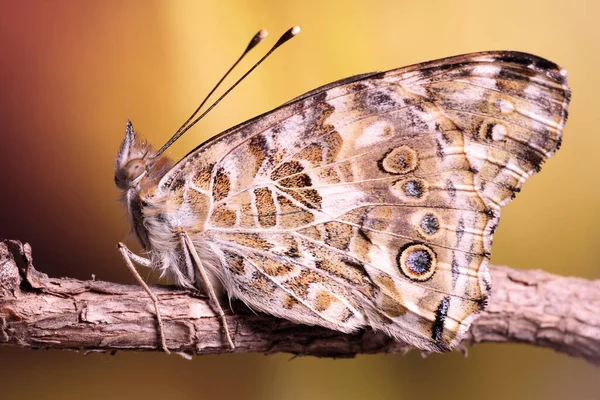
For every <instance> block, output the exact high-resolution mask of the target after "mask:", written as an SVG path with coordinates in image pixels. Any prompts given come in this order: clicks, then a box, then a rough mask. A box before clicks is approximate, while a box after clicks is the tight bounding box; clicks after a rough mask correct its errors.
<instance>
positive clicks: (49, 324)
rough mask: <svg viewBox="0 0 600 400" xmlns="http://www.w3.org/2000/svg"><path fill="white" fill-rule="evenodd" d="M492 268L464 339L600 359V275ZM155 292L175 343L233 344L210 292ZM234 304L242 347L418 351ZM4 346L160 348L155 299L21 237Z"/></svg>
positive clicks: (3, 251) (348, 352)
mask: <svg viewBox="0 0 600 400" xmlns="http://www.w3.org/2000/svg"><path fill="white" fill-rule="evenodd" d="M490 269H491V274H492V280H493V290H492V296H491V300H490V302H489V305H488V307H487V308H486V310H485V311H484V312H482V313H481V315H480V316H479V318H478V319H477V320H476V321H475V322H474V323H473V325H472V326H471V329H470V331H469V333H468V335H467V337H466V338H465V339H464V341H463V342H462V343H461V344H463V345H473V344H476V343H485V342H512V343H515V342H518V343H527V344H530V345H534V346H540V347H547V348H550V349H553V350H555V351H558V352H561V353H565V354H569V355H571V356H574V357H582V358H585V359H586V360H588V361H590V362H592V363H595V364H600V280H596V281H589V280H585V279H580V278H571V277H561V276H557V275H553V274H549V273H547V272H543V271H539V270H531V271H518V270H514V269H511V268H508V267H501V266H491V268H490ZM153 290H154V291H155V293H156V295H157V296H158V298H159V300H160V309H161V312H162V314H163V319H164V322H165V333H166V336H167V344H168V346H169V348H170V349H172V350H173V351H174V352H179V353H180V354H182V355H184V356H185V355H192V354H215V353H228V352H230V350H229V348H228V346H227V343H226V342H225V338H224V337H223V335H222V334H221V332H222V329H221V328H220V325H219V319H218V317H217V316H216V315H215V313H214V312H213V311H212V310H211V309H210V307H209V305H208V303H207V301H206V299H205V298H204V297H203V296H202V295H200V294H198V293H191V292H190V291H187V290H181V289H177V288H173V287H166V286H155V287H153ZM234 309H235V314H232V313H231V312H230V313H229V314H228V315H227V322H228V326H229V329H230V331H231V332H232V336H233V340H234V342H235V344H236V346H237V347H236V349H235V350H234V352H257V353H267V354H271V353H277V352H287V353H292V354H297V355H313V356H318V357H352V356H354V355H356V354H360V353H363V354H373V353H398V352H400V353H402V352H406V351H409V350H411V349H412V348H411V347H410V346H407V345H405V344H402V343H398V342H395V341H393V340H391V339H390V338H388V337H387V336H385V335H384V334H382V333H376V332H373V331H371V330H364V331H361V332H359V333H357V334H354V335H344V334H340V333H338V332H334V331H331V330H327V329H324V328H317V327H310V326H301V325H295V324H293V323H291V322H288V321H284V320H280V319H276V318H273V317H270V316H266V315H262V314H261V315H256V314H253V313H252V312H251V311H249V310H248V309H247V308H245V307H244V306H243V305H242V304H238V303H234ZM0 344H4V345H13V346H20V347H28V348H54V349H71V350H82V351H106V352H110V351H115V350H155V351H156V350H158V351H160V347H159V345H158V332H157V330H156V320H155V318H154V314H153V307H152V303H151V302H150V299H149V298H148V296H147V294H146V293H145V292H144V291H143V290H142V289H141V288H140V287H138V286H133V285H122V284H117V283H111V282H102V281H93V280H92V281H80V280H76V279H70V278H49V277H48V276H47V275H45V274H43V273H41V272H38V271H36V270H35V269H34V268H33V265H32V264H31V248H30V247H29V245H27V244H22V243H20V242H18V241H4V242H2V243H0ZM463 348H464V347H463Z"/></svg>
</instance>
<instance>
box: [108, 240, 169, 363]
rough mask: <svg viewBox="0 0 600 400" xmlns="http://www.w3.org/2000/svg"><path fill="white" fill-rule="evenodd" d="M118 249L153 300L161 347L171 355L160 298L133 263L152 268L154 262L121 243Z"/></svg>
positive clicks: (136, 278) (130, 270)
mask: <svg viewBox="0 0 600 400" xmlns="http://www.w3.org/2000/svg"><path fill="white" fill-rule="evenodd" d="M117 248H118V249H119V252H120V253H121V255H122V256H123V261H125V265H126V266H127V268H128V269H129V272H131V274H132V275H133V277H134V278H135V280H136V281H138V283H139V284H140V285H141V286H142V288H144V290H145V291H146V293H148V296H150V299H152V303H153V304H154V311H155V313H156V320H157V322H158V331H159V334H160V344H161V347H162V349H163V350H164V352H165V353H167V354H170V353H171V352H170V351H169V349H168V348H167V343H166V341H165V332H164V327H163V322H162V318H161V316H160V310H159V308H158V298H157V297H156V296H155V295H154V293H152V291H151V290H150V288H149V287H148V285H147V284H146V282H144V280H143V279H142V277H141V276H140V274H139V273H138V272H137V270H136V269H135V267H134V266H133V262H132V261H134V262H136V263H137V264H140V265H142V266H144V267H150V266H151V265H152V262H151V261H150V260H148V259H147V258H144V257H140V256H138V255H137V254H134V253H133V252H132V251H131V250H129V249H128V248H127V247H126V246H125V245H124V244H123V243H121V242H119V244H118V245H117Z"/></svg>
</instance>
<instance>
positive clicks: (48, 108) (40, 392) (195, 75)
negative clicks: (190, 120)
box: [0, 0, 600, 399]
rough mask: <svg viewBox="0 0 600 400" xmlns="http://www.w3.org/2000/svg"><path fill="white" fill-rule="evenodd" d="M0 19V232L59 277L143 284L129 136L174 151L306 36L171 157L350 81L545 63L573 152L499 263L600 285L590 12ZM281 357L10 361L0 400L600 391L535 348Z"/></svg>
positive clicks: (261, 12)
mask: <svg viewBox="0 0 600 400" xmlns="http://www.w3.org/2000/svg"><path fill="white" fill-rule="evenodd" d="M0 10H1V11H0V87H1V89H0V93H1V96H0V135H1V140H0V154H1V156H0V171H1V174H2V175H1V178H0V182H1V184H0V191H1V193H0V202H1V206H2V207H1V208H0V237H8V238H14V239H21V240H24V241H29V242H30V243H31V244H32V245H33V249H34V259H35V265H36V267H37V268H38V269H41V270H43V271H44V272H46V273H48V274H50V275H53V276H65V275H68V276H73V277H77V278H82V279H88V278H90V276H91V275H92V274H95V275H96V277H97V279H102V280H113V281H118V282H128V283H133V279H132V278H131V277H130V276H129V275H128V272H127V271H126V270H125V268H124V267H123V265H122V262H121V260H120V259H119V256H118V254H117V251H116V250H115V243H116V242H117V241H119V240H123V239H124V238H125V236H126V233H127V231H128V225H127V221H126V218H125V211H124V209H123V208H122V207H121V205H120V204H118V202H117V201H116V199H117V197H118V192H117V190H116V188H115V187H114V184H113V165H114V164H113V163H114V158H115V156H116V152H117V149H118V146H119V144H120V141H121V140H122V137H123V134H124V128H125V121H126V120H127V119H128V118H130V119H131V120H132V121H133V123H134V126H135V127H136V129H137V130H139V131H141V132H142V133H143V134H145V135H146V136H147V137H148V139H149V140H150V141H151V142H153V143H155V144H156V145H157V146H160V145H162V144H163V143H164V142H165V140H166V139H167V138H168V137H169V136H170V134H171V133H172V132H173V131H174V130H175V129H176V128H177V127H178V126H179V125H180V124H181V123H182V122H183V120H184V119H185V118H187V116H188V114H189V113H190V112H191V110H193V109H194V108H195V106H196V105H197V104H198V103H199V101H200V100H201V99H202V97H203V95H204V94H206V93H207V91H208V90H209V89H210V88H211V87H212V85H213V84H214V83H215V82H216V80H217V79H218V78H219V77H220V75H221V74H222V73H223V72H224V71H225V70H226V69H227V68H228V67H229V65H230V63H231V62H232V61H233V60H234V59H235V58H236V57H237V56H238V54H239V52H240V51H241V50H242V49H243V48H244V47H245V46H246V44H247V42H248V40H249V39H250V37H251V36H252V35H253V34H254V33H255V32H256V31H257V30H258V29H259V28H263V27H264V28H268V29H269V31H270V32H271V36H270V37H269V40H270V42H269V43H268V44H266V45H261V46H260V47H259V48H260V50H258V51H256V54H252V55H251V56H250V57H249V59H250V60H256V59H257V57H258V53H261V52H263V51H265V50H266V49H267V47H268V46H269V45H270V44H272V43H273V42H274V40H275V39H276V37H278V36H279V34H280V33H281V32H283V31H284V30H285V29H287V28H288V27H290V26H292V25H295V24H298V25H300V26H302V32H301V34H300V36H298V37H297V38H296V39H294V40H292V42H291V43H289V44H287V45H285V46H284V47H283V48H281V49H280V50H278V51H277V52H276V53H275V55H274V56H273V57H272V59H270V60H269V61H268V62H266V63H265V64H264V65H263V66H261V67H260V68H259V69H258V70H257V71H256V72H255V73H253V74H252V75H251V76H250V77H249V78H248V79H247V80H246V81H245V82H244V83H243V84H242V85H241V86H240V87H239V89H237V90H236V91H235V92H234V93H233V94H232V95H230V96H229V97H228V98H227V99H226V100H225V101H223V103H221V105H220V106H219V107H218V108H217V109H216V110H215V111H214V112H212V113H211V114H210V115H209V116H208V117H207V118H206V119H205V120H204V121H202V122H201V123H200V124H198V125H197V127H196V128H194V129H193V130H192V131H190V132H189V133H188V134H187V135H186V136H185V137H184V138H182V139H181V140H180V141H179V142H178V143H177V144H176V145H174V146H173V147H172V148H171V150H170V154H171V155H172V156H173V157H175V158H178V157H181V156H182V155H184V154H186V153H187V152H188V151H189V150H190V149H191V148H193V147H195V146H196V145H197V144H198V143H201V142H202V141H204V140H205V139H207V138H208V137H210V136H212V135H214V134H216V133H218V132H219V131H221V130H223V129H225V128H227V127H229V126H232V125H234V124H237V123H239V122H241V121H243V120H245V119H247V118H250V117H252V116H254V115H256V114H258V113H261V112H264V111H266V110H269V109H271V108H274V107H276V106H277V105H278V104H280V103H282V102H284V101H287V100H289V99H290V98H292V97H295V96H297V95H299V94H301V93H303V92H305V91H308V90H310V89H312V88H314V87H316V86H318V85H321V84H324V83H328V82H330V81H333V80H336V79H339V78H343V77H346V76H349V75H352V74H357V73H362V72H369V71H374V70H386V69H391V68H395V67H400V66H403V65H408V64H412V63H416V62H420V61H426V60H430V59H435V58H439V57H445V56H450V55H456V54H461V53H467V52H471V51H481V50H491V49H512V50H521V51H527V52H531V53H535V54H538V55H541V56H544V57H546V58H549V59H550V60H553V61H555V62H557V63H559V64H560V65H562V66H564V67H566V68H567V69H568V72H569V78H570V83H571V87H572V89H573V100H572V104H571V108H570V119H569V121H568V123H567V126H566V130H565V138H564V142H563V147H562V149H561V150H560V151H559V152H558V154H557V155H556V157H554V158H553V159H551V160H550V161H549V162H548V164H547V165H546V166H545V167H544V170H543V172H542V173H541V174H540V175H538V176H535V177H534V178H532V179H531V180H530V181H529V182H528V183H527V184H526V185H525V187H524V190H523V192H522V193H521V194H520V195H519V196H518V198H517V200H516V201H515V202H513V203H511V204H510V205H509V206H508V207H507V208H506V209H505V210H504V211H503V213H502V222H501V224H500V227H499V229H498V232H497V234H496V237H495V243H494V247H493V257H492V261H493V262H494V263H497V264H507V265H511V266H512V267H515V268H543V269H545V270H547V271H550V272H554V273H560V274H565V275H577V276H581V277H587V278H598V277H600V272H599V271H600V268H599V265H598V264H599V263H598V259H599V258H598V255H597V253H596V252H597V251H598V247H599V246H598V244H599V243H598V236H599V234H600V217H599V213H598V208H599V206H600V202H599V198H600V197H599V194H600V193H599V192H600V185H599V183H600V182H599V178H598V170H599V169H598V154H599V152H600V134H599V132H598V130H599V126H600V112H598V107H599V103H600V102H599V101H598V99H599V93H600V73H599V72H598V71H599V69H600V68H599V65H600V27H599V26H598V25H599V22H598V16H599V15H600V3H598V2H595V1H575V0H572V1H567V2H565V1H562V0H560V1H559V0H543V1H542V0H539V1H524V0H505V1H485V2H483V1H448V0H440V1H415V0H412V1H382V0H369V1H330V2H326V1H295V2H285V1H204V2H200V1H170V2H167V1H164V2H161V1H154V2H151V1H116V0H115V1H75V0H73V1H21V2H18V1H1V7H0ZM250 60H247V61H246V62H245V63H244V65H245V66H246V67H248V66H249V65H250V64H251V61H250ZM243 69H244V68H242V69H240V70H239V71H238V75H237V76H239V74H241V72H242V70H243ZM129 242H130V243H131V242H133V241H132V240H131V239H129ZM289 358H290V356H288V355H275V356H262V355H222V356H210V357H199V358H195V359H194V360H193V361H185V360H183V359H181V358H179V357H177V356H173V355H171V356H167V355H164V354H161V353H152V354H150V353H139V354H136V353H118V354H117V355H116V356H112V357H111V356H109V355H101V354H100V355H99V354H92V355H88V356H87V357H85V356H84V355H83V354H81V353H67V352H60V351H28V350H20V349H16V348H8V347H1V348H0V391H2V395H0V397H2V398H6V399H8V398H17V397H16V396H17V394H18V393H21V395H20V396H18V397H25V396H26V395H25V394H27V397H32V398H61V399H69V398H89V399H93V398H110V397H112V396H115V397H127V398H142V397H143V398H146V399H150V398H207V399H210V398H220V399H228V398H236V399H238V398H239V399H242V398H249V399H284V398H285V399H307V398H310V399H336V398H343V399H353V398H373V399H379V398H381V399H404V398H406V399H417V398H437V399H440V398H444V397H447V398H462V399H470V398H489V399H504V398H508V397H517V398H528V399H535V398H537V399H548V398H550V399H551V398H557V399H558V398H578V399H592V398H598V397H597V396H599V394H598V393H599V389H600V381H599V378H600V369H598V368H597V367H593V366H591V365H589V364H587V363H585V362H583V361H581V360H577V359H572V358H569V357H567V356H564V355H558V354H554V353H553V352H551V351H549V350H541V349H534V348H531V347H527V346H523V345H482V346H478V347H476V348H474V349H471V351H470V355H469V357H468V358H466V359H465V358H463V357H462V356H460V355H458V354H449V355H435V356H431V357H429V358H427V359H423V358H422V357H421V356H420V355H419V354H417V353H413V354H409V355H408V356H405V357H403V356H400V355H391V356H359V357H357V358H356V359H352V360H319V359H313V358H301V359H295V360H293V361H289ZM38 396H40V397H38Z"/></svg>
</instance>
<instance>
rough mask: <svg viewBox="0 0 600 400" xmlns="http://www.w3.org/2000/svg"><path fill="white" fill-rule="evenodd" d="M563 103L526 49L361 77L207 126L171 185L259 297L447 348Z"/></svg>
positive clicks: (193, 226)
mask: <svg viewBox="0 0 600 400" xmlns="http://www.w3.org/2000/svg"><path fill="white" fill-rule="evenodd" d="M568 101H569V89H568V87H567V82H566V76H565V74H564V72H563V71H562V70H560V69H559V68H558V67H557V66H556V65H555V64H553V63H550V62H548V61H546V60H544V59H541V58H538V57H535V56H532V55H528V54H523V53H515V52H487V53H475V54H468V55H464V56H458V57H452V58H447V59H443V60H438V61H432V62H429V63H424V64H419V65H416V66H411V67H406V68H401V69H397V70H393V71H389V72H385V73H376V74H367V75H362V76H359V77H355V78H349V79H347V80H343V81H339V82H336V83H334V84H331V85H327V86H325V87H323V88H321V89H317V90H315V91H313V92H310V93H307V94H306V95H304V96H301V97H299V98H298V99H296V100H293V101H291V102H289V103H286V104H285V105H283V106H282V107H280V108H278V109H276V110H274V111H272V112H270V113H267V114H264V115H262V116H260V117H258V118H256V119H253V120H251V121H249V122H247V123H244V124H242V125H240V126H238V127H235V128H232V129H231V130H229V131H227V132H225V133H224V134H222V135H220V136H218V137H216V138H214V139H212V140H210V141H209V142H207V143H205V144H203V145H202V146H200V147H199V148H197V149H196V150H194V151H193V152H192V153H190V154H189V155H188V156H187V157H186V158H184V159H183V160H182V161H181V162H180V163H179V164H178V165H177V166H176V167H175V168H174V169H173V170H172V171H170V172H169V174H168V175H167V176H166V177H165V178H164V179H163V181H162V183H161V185H162V186H161V189H162V190H163V191H177V190H180V191H181V196H180V197H178V198H180V199H181V201H180V202H179V203H178V204H173V205H172V207H171V208H170V209H171V210H173V212H172V214H171V217H170V218H171V223H172V224H173V225H174V226H177V224H179V226H180V228H181V229H186V230H187V231H191V232H192V233H193V234H194V235H196V237H197V238H198V240H199V241H202V242H203V243H209V247H210V253H211V254H213V255H214V257H216V258H217V259H218V263H219V264H220V266H221V268H222V271H220V275H221V277H222V280H223V283H224V286H225V289H226V290H227V292H228V293H229V295H231V296H233V297H237V298H239V299H241V300H243V301H244V302H245V303H247V304H248V305H249V306H250V307H252V308H254V309H258V310H262V311H265V312H267V313H270V314H273V315H275V316H279V317H283V318H287V319H289V320H292V321H296V322H299V323H304V324H314V325H321V326H325V327H329V328H331V329H336V330H339V331H343V332H352V331H355V330H356V329H358V328H360V327H363V326H371V327H373V328H374V329H378V330H383V331H385V332H386V333H387V334H389V335H390V336H392V337H395V338H397V339H400V340H404V341H406V342H408V343H410V344H412V345H415V346H417V347H419V348H422V349H426V350H433V351H439V350H444V349H449V348H452V347H454V346H455V345H456V344H457V343H458V342H459V341H460V339H461V338H462V336H463V334H464V332H465V331H466V330H467V329H468V327H469V325H470V323H471V321H472V318H473V317H474V316H475V315H476V313H477V311H479V310H481V308H482V307H483V306H484V304H485V302H486V298H487V296H488V294H489V290H490V282H489V274H488V270H487V262H488V258H489V254H490V249H491V243H492V236H493V233H494V230H495V228H496V226H497V224H498V218H499V210H500V208H501V207H502V206H503V205H505V204H506V203H507V202H509V201H510V200H511V198H512V197H513V196H514V194H515V193H516V192H518V191H519V189H520V188H521V185H522V184H523V182H524V181H525V180H526V179H527V177H529V176H530V175H532V174H533V173H535V172H536V171H538V170H539V168H540V165H541V164H542V163H543V161H544V160H545V159H546V158H548V157H550V156H551V155H552V154H553V153H554V152H555V151H556V150H557V149H558V147H559V145H560V141H561V135H562V129H563V126H564V123H565V120H566V115H567V111H566V109H567V105H568ZM204 252H205V253H206V249H204Z"/></svg>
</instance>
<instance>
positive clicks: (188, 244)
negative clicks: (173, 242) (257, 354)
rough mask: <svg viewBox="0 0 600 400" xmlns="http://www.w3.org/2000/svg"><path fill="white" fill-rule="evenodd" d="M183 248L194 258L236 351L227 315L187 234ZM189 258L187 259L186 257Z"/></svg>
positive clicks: (183, 240) (231, 347)
mask: <svg viewBox="0 0 600 400" xmlns="http://www.w3.org/2000/svg"><path fill="white" fill-rule="evenodd" d="M181 240H182V242H183V243H182V245H183V246H182V247H183V248H184V249H187V250H188V252H189V254H190V255H191V256H192V258H193V260H194V263H195V264H196V268H198V271H199V272H200V277H201V278H202V282H204V286H205V287H206V293H207V294H208V298H209V300H210V302H211V305H212V307H213V308H214V309H215V311H216V312H217V314H218V315H219V318H220V319H221V325H222V326H223V330H224V331H225V336H227V343H228V344H229V348H230V349H232V350H233V349H235V344H233V340H232V339H231V334H230V333H229V327H228V326H227V320H226V319H225V313H224V312H223V308H221V304H220V303H219V300H218V299H217V295H216V294H215V291H214V289H213V287H212V285H211V284H210V281H209V279H208V275H207V274H206V271H205V270H204V267H203V266H202V261H201V260H200V256H199V255H198V253H197V252H196V248H195V247H194V243H193V242H192V239H191V238H190V237H189V235H188V234H187V233H185V232H182V233H181ZM186 258H187V257H186Z"/></svg>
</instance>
